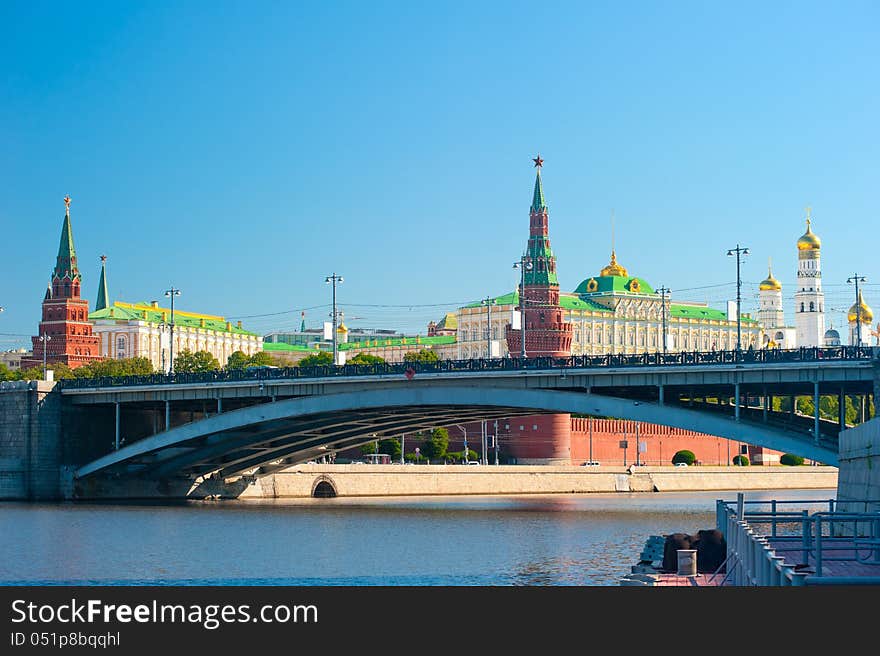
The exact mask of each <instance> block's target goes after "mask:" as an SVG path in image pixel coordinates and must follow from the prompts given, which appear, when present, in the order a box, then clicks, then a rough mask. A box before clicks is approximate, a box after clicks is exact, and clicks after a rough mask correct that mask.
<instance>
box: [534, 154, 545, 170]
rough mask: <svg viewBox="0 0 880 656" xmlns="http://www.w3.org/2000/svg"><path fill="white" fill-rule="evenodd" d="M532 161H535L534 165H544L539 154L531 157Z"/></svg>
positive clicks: (539, 166)
mask: <svg viewBox="0 0 880 656" xmlns="http://www.w3.org/2000/svg"><path fill="white" fill-rule="evenodd" d="M532 161H533V162H534V163H535V166H536V167H538V168H541V167H542V166H543V165H544V160H543V159H541V156H540V155H538V156H537V157H533V158H532Z"/></svg>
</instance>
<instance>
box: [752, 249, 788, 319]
mask: <svg viewBox="0 0 880 656" xmlns="http://www.w3.org/2000/svg"><path fill="white" fill-rule="evenodd" d="M758 297H759V299H760V309H759V310H758V321H760V322H761V324H762V325H763V326H764V330H766V331H767V332H768V333H769V332H770V329H771V328H782V327H784V326H785V312H784V311H783V309H782V283H781V282H779V281H778V280H777V279H776V278H774V277H773V269H772V267H771V266H770V265H769V264H768V265H767V277H766V278H765V279H764V280H762V281H761V283H760V284H759V285H758Z"/></svg>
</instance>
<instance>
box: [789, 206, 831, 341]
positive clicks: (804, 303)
mask: <svg viewBox="0 0 880 656" xmlns="http://www.w3.org/2000/svg"><path fill="white" fill-rule="evenodd" d="M806 212H807V231H806V232H805V233H804V234H803V235H801V238H800V239H798V240H797V249H798V272H797V291H796V292H795V294H794V305H795V307H794V316H795V326H796V327H797V345H798V346H822V344H823V337H824V335H825V293H824V291H823V290H822V268H821V266H820V257H819V255H820V250H821V248H822V242H821V241H820V239H819V237H818V236H816V235H815V234H814V233H813V230H812V226H811V224H812V221H811V219H810V208H809V207H808V208H806Z"/></svg>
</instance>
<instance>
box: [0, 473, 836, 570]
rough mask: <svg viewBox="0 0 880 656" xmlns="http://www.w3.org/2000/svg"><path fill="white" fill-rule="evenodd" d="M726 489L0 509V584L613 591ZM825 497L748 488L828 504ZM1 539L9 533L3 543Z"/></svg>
mask: <svg viewBox="0 0 880 656" xmlns="http://www.w3.org/2000/svg"><path fill="white" fill-rule="evenodd" d="M735 496H736V495H735V493H732V492H731V493H723V492H698V493H663V494H585V495H540V496H525V497H500V496H470V497H383V498H368V499H350V498H334V499H295V500H264V501H256V502H245V501H219V502H217V501H215V502H192V503H177V504H148V503H128V504H119V503H112V504H111V503H104V504H94V503H90V504H20V503H7V504H2V505H0V536H3V537H0V582H2V583H7V584H10V583H29V584H36V583H39V584H58V583H67V584H123V585H138V584H150V585H211V584H213V585H617V583H618V581H619V579H620V577H621V576H623V575H624V574H626V573H628V572H629V571H630V566H631V565H632V564H633V563H634V562H635V561H636V560H637V559H638V555H639V552H640V551H641V548H642V546H643V545H644V543H645V539H646V538H647V537H648V536H649V535H653V534H663V533H672V532H676V531H683V532H687V533H693V532H695V531H697V530H698V529H701V528H712V527H714V525H715V499H716V498H719V497H720V498H725V499H730V498H733V497H735ZM833 496H834V490H800V491H795V490H786V491H780V492H769V491H768V492H750V493H747V495H746V498H748V499H772V498H778V499H827V498H829V497H833ZM13 536H14V537H13Z"/></svg>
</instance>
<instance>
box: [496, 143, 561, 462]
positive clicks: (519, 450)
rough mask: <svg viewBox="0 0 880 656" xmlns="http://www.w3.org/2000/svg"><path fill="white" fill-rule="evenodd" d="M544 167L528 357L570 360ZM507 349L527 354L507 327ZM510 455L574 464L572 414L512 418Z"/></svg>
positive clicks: (529, 272) (534, 224) (533, 226)
mask: <svg viewBox="0 0 880 656" xmlns="http://www.w3.org/2000/svg"><path fill="white" fill-rule="evenodd" d="M532 161H534V162H535V167H536V168H537V169H538V171H537V175H536V177H535V190H534V193H533V194H532V206H531V207H530V208H529V243H528V247H527V250H526V253H525V257H524V258H523V259H522V260H520V265H522V264H523V263H525V266H526V269H525V272H521V274H522V276H523V281H524V285H523V287H524V289H520V294H522V295H523V298H522V301H521V303H522V305H521V307H522V312H521V314H522V316H521V321H522V322H523V324H524V325H525V328H526V343H525V352H526V357H529V358H534V357H539V356H554V357H568V356H570V355H571V340H572V335H573V332H574V331H573V328H572V325H571V324H570V323H566V322H565V320H564V314H563V310H562V307H561V306H560V305H559V280H558V279H557V277H556V256H555V255H553V251H552V250H551V249H550V236H549V223H550V216H549V211H548V208H547V203H546V201H545V200H544V187H543V185H542V183H541V166H542V165H543V163H544V160H542V159H541V156H540V155H539V156H538V157H536V158H534V160H532ZM506 337H507V347H508V349H509V351H510V354H511V356H512V357H519V355H520V353H521V352H522V350H521V349H522V331H521V330H516V329H514V328H513V327H511V326H510V325H508V326H507V334H506ZM508 421H509V424H507V425H508V426H509V428H508V429H507V430H508V431H509V432H508V438H509V439H510V448H509V454H510V456H511V457H512V458H513V459H514V462H516V463H519V464H570V463H571V416H570V415H568V414H553V415H534V416H530V417H517V418H511V419H509V420H508Z"/></svg>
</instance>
